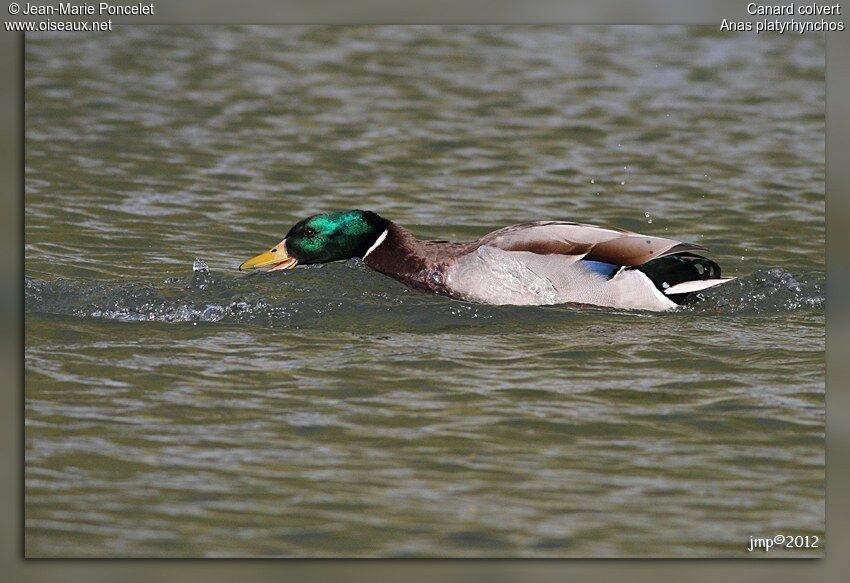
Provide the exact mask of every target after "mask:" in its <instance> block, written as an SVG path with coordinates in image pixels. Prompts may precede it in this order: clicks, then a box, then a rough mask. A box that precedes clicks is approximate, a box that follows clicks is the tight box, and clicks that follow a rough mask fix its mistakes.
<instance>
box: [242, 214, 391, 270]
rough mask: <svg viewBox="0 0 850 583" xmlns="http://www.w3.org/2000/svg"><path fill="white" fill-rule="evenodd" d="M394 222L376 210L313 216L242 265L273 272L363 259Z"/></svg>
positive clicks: (300, 222)
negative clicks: (265, 268) (302, 266)
mask: <svg viewBox="0 0 850 583" xmlns="http://www.w3.org/2000/svg"><path fill="white" fill-rule="evenodd" d="M389 225H390V222H389V221H388V220H387V219H385V218H383V217H381V216H379V215H377V214H375V213H373V212H372V211H361V210H354V211H343V212H336V213H326V214H323V215H313V216H312V217H308V218H306V219H304V220H302V221H299V222H297V223H295V225H294V226H293V227H292V228H291V229H289V232H288V233H287V234H286V237H284V239H283V241H281V242H280V243H278V244H277V245H275V246H274V247H272V248H271V249H270V250H268V251H266V252H265V253H261V254H259V255H257V256H256V257H252V258H251V259H249V260H248V261H246V262H245V263H243V264H242V265H240V266H239V269H240V271H241V270H243V269H258V268H260V267H270V269H269V271H275V270H278V269H292V268H293V267H295V266H296V265H310V264H312V263H328V262H330V261H340V260H343V259H351V258H352V257H363V256H364V255H365V254H366V253H367V252H368V251H369V250H370V249H371V248H372V246H373V245H375V243H376V242H378V239H379V238H381V237H382V236H383V235H384V231H386V230H387V228H388V227H389Z"/></svg>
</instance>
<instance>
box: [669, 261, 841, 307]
mask: <svg viewBox="0 0 850 583" xmlns="http://www.w3.org/2000/svg"><path fill="white" fill-rule="evenodd" d="M694 299H695V300H696V301H695V302H694V303H693V304H691V305H689V306H687V307H686V309H690V310H693V311H698V312H715V313H725V314H739V313H770V312H789V311H795V310H804V309H811V308H819V307H822V306H823V305H824V304H825V303H826V295H825V293H824V288H823V283H822V282H821V281H820V280H818V279H816V278H814V277H811V276H808V277H802V276H801V277H797V276H794V275H793V274H791V273H789V272H788V271H785V270H784V269H779V268H773V269H765V270H760V271H756V272H754V273H752V274H751V275H748V276H744V277H739V278H738V279H735V280H733V281H730V282H728V283H724V284H723V285H719V286H716V287H713V288H709V289H707V290H705V291H703V292H700V293H698V294H695V298H694Z"/></svg>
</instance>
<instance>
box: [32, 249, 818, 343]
mask: <svg viewBox="0 0 850 583" xmlns="http://www.w3.org/2000/svg"><path fill="white" fill-rule="evenodd" d="M332 267H333V270H334V273H333V274H327V273H322V270H319V269H315V268H310V267H305V268H301V269H299V272H298V274H297V275H298V277H292V276H291V274H278V273H276V274H269V275H266V274H253V275H248V276H230V275H224V274H222V273H214V272H211V271H210V270H209V267H208V266H207V265H206V263H205V262H204V261H202V260H200V259H199V260H196V261H195V263H194V264H193V269H192V274H191V276H189V277H185V278H180V277H169V278H167V279H164V280H162V281H161V283H158V284H150V283H138V282H114V281H80V280H72V279H56V280H52V281H45V280H38V279H33V278H29V277H27V278H25V281H24V296H25V305H26V311H27V312H28V313H37V314H56V315H64V316H73V317H77V318H95V319H107V320H118V321H129V322H170V323H171V322H191V323H201V322H210V323H214V322H224V323H237V324H239V323H245V324H256V325H263V326H272V327H278V326H284V327H302V326H315V325H317V324H319V323H322V322H323V323H324V324H325V325H328V326H337V325H341V324H340V322H349V321H351V320H352V319H354V320H357V321H361V320H362V321H363V322H369V323H371V324H370V325H374V323H375V322H378V323H379V324H380V325H388V326H389V325H398V326H401V327H413V328H421V329H423V330H432V329H439V328H440V327H441V326H456V325H464V323H469V322H473V321H481V320H482V319H501V320H505V321H510V320H511V319H513V318H527V317H528V313H527V311H528V310H549V312H548V313H546V315H545V319H546V320H550V321H551V320H554V319H558V318H561V317H570V316H571V315H575V314H580V313H582V309H580V308H575V307H572V306H554V307H549V308H546V307H537V306H532V307H525V308H520V307H516V306H489V305H484V304H474V303H468V302H458V301H455V300H449V299H447V298H444V297H440V296H435V295H430V294H423V293H418V292H414V291H412V290H409V289H407V288H404V287H402V286H401V285H400V284H397V283H395V282H392V281H390V280H388V279H386V278H383V277H380V276H377V275H376V274H374V273H372V272H370V271H369V270H368V269H366V268H364V267H363V265H362V263H361V262H358V261H353V262H348V263H346V264H343V265H334V266H332ZM694 299H695V300H696V301H695V302H694V303H692V304H690V305H688V306H685V307H684V308H683V309H684V310H686V311H691V312H695V313H703V314H712V313H721V314H757V313H770V312H788V311H796V310H806V309H818V308H821V307H822V306H823V304H824V303H825V301H826V300H825V295H824V290H823V284H822V282H821V281H820V280H818V279H816V278H814V277H802V276H795V275H793V274H791V273H789V272H787V271H785V270H782V269H778V268H776V269H768V270H763V271H757V272H755V273H753V274H751V275H749V276H745V277H741V278H738V279H736V280H734V281H731V282H729V283H726V284H723V285H721V286H717V287H715V288H711V289H708V290H705V291H704V292H701V293H699V294H697V295H696V296H695V298H694ZM461 307H462V309H461ZM553 308H554V309H556V310H557V315H556V314H555V313H554V312H552V310H553ZM594 311H595V312H599V311H601V312H610V313H612V314H615V313H616V314H621V313H622V311H616V312H615V311H610V310H604V309H596V310H594ZM584 312H586V310H584ZM541 318H543V316H541Z"/></svg>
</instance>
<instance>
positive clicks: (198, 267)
mask: <svg viewBox="0 0 850 583" xmlns="http://www.w3.org/2000/svg"><path fill="white" fill-rule="evenodd" d="M208 269H209V267H208V266H207V262H206V261H204V260H203V259H201V258H200V257H196V258H195V261H194V262H193V263H192V271H207V270H208Z"/></svg>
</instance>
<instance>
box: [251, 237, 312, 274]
mask: <svg viewBox="0 0 850 583" xmlns="http://www.w3.org/2000/svg"><path fill="white" fill-rule="evenodd" d="M296 265H298V260H297V259H295V257H290V256H289V255H288V254H287V253H286V239H284V240H283V241H281V242H280V243H278V244H277V245H276V246H275V247H272V248H271V249H269V250H268V251H266V252H265V253H260V254H259V255H257V256H256V257H251V259H249V260H248V261H246V262H245V263H243V264H242V265H240V266H239V271H244V270H246V269H260V268H262V267H270V269H268V271H277V270H278V269H292V268H293V267H295V266H296Z"/></svg>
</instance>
